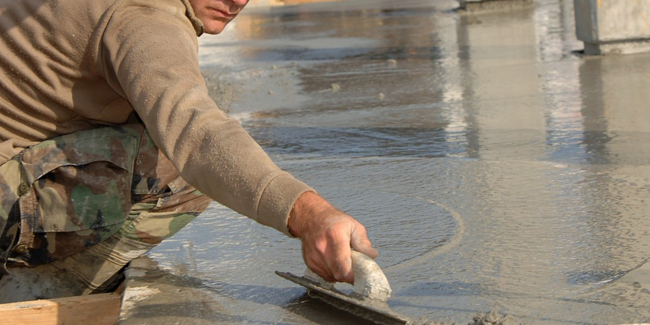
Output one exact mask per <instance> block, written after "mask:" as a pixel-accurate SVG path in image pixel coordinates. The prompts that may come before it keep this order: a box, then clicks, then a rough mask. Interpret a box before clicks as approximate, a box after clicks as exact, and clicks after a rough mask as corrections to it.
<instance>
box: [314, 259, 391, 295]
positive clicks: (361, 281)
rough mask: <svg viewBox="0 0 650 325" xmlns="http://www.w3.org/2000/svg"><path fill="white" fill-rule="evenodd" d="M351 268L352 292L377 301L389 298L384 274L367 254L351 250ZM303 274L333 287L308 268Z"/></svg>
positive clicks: (388, 287) (388, 289)
mask: <svg viewBox="0 0 650 325" xmlns="http://www.w3.org/2000/svg"><path fill="white" fill-rule="evenodd" d="M352 269H353V271H354V292H356V293H357V294H359V295H361V296H364V297H368V298H370V299H375V300H379V301H383V302H385V301H387V300H388V298H390V294H391V291H392V290H391V288H390V284H388V279H387V278H386V275H385V274H384V272H383V271H382V270H381V268H380V267H379V265H377V262H375V260H373V259H372V258H370V257H369V256H367V255H365V254H363V253H359V252H357V251H354V250H353V251H352ZM305 276H306V277H309V278H311V279H313V280H316V281H317V282H318V283H320V284H321V285H322V286H324V287H326V288H331V287H333V285H334V284H333V283H330V282H327V281H325V280H324V279H323V278H321V277H320V276H319V275H318V274H316V273H314V272H313V271H311V270H310V269H309V268H307V270H306V271H305Z"/></svg>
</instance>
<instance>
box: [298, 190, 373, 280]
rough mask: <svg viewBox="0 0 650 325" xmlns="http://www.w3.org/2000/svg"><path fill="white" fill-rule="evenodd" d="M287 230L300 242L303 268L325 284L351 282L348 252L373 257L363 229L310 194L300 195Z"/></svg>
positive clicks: (318, 197)
mask: <svg viewBox="0 0 650 325" xmlns="http://www.w3.org/2000/svg"><path fill="white" fill-rule="evenodd" d="M288 226H289V231H290V232H291V233H292V234H293V235H294V236H296V237H298V238H300V240H301V241H302V256H303V259H304V261H305V264H306V265H307V267H309V268H310V269H311V270H312V271H314V272H316V274H318V275H320V276H321V277H322V278H323V279H325V280H326V281H329V282H334V281H339V282H348V283H353V282H354V271H353V270H352V259H351V255H350V254H351V249H354V250H356V251H358V252H361V253H363V254H366V255H368V256H370V257H372V258H376V257H377V255H378V252H377V250H376V249H374V248H373V247H372V244H371V243H370V240H369V239H368V236H367V235H366V228H365V227H364V226H363V225H361V224H360V223H359V222H358V221H356V220H355V219H354V218H352V217H351V216H349V215H348V214H346V213H344V212H341V211H339V210H337V209H335V208H334V207H333V206H332V205H331V204H329V203H328V202H327V201H326V200H325V199H323V198H322V197H320V196H319V195H318V194H316V193H314V192H305V193H303V194H302V195H301V196H300V197H299V198H298V200H297V201H296V203H295V204H294V207H293V209H292V210H291V214H290V216H289V222H288Z"/></svg>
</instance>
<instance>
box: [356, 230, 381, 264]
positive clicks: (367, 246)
mask: <svg viewBox="0 0 650 325" xmlns="http://www.w3.org/2000/svg"><path fill="white" fill-rule="evenodd" d="M362 227H363V226H362ZM350 245H352V248H353V249H354V250H356V251H357V252H360V253H363V254H366V255H368V256H370V257H371V258H377V256H379V252H378V251H377V250H376V249H374V248H373V247H372V244H371V243H370V240H369V239H368V236H366V231H365V229H363V228H362V230H361V231H359V230H355V231H353V232H352V234H351V235H350Z"/></svg>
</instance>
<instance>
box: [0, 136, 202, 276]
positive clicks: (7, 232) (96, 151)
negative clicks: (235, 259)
mask: <svg viewBox="0 0 650 325" xmlns="http://www.w3.org/2000/svg"><path fill="white" fill-rule="evenodd" d="M0 198H2V206H1V207H0V231H2V232H1V233H0V262H3V263H2V264H6V265H7V267H15V266H35V265H39V264H43V263H49V262H53V261H60V262H59V263H60V264H61V265H62V267H63V268H65V267H64V265H66V263H67V264H70V263H72V264H75V263H76V264H77V265H76V266H75V267H74V268H71V269H76V271H75V272H77V273H79V275H80V276H82V277H83V278H84V281H85V282H88V284H89V285H91V286H93V287H98V286H99V285H101V282H102V281H105V280H107V279H108V277H110V276H111V275H112V274H114V273H115V272H117V271H119V269H121V268H122V267H123V266H124V265H125V264H126V263H128V261H130V260H131V259H132V258H135V257H137V256H139V255H141V254H142V253H144V252H146V251H147V250H148V249H150V248H151V247H153V246H155V245H156V244H158V243H160V242H161V241H162V240H164V239H166V238H169V237H170V236H172V235H173V234H175V233H176V232H178V231H179V230H180V229H181V228H183V227H184V226H185V225H186V224H187V223H189V222H190V221H191V220H193V219H194V218H195V217H196V216H197V215H198V214H199V213H201V212H202V211H203V210H205V208H207V206H208V204H209V203H210V201H211V200H210V199H209V198H207V197H205V196H204V195H203V194H202V193H200V192H198V191H197V190H195V189H194V188H192V187H191V186H190V185H188V184H187V183H185V181H184V180H183V179H182V178H181V177H180V175H179V173H178V171H177V170H176V168H175V167H174V166H173V165H172V163H171V162H170V161H169V160H168V159H167V158H166V157H165V156H164V155H163V154H162V153H161V152H160V151H159V150H158V148H157V147H156V146H155V145H154V143H153V141H152V140H151V138H150V137H149V135H148V133H147V132H146V130H145V129H144V127H143V126H142V125H141V124H130V125H126V126H115V127H103V128H97V129H92V130H86V131H80V132H76V133H72V134H68V135H63V136H59V137H56V138H53V139H50V140H47V141H44V142H42V143H40V144H38V145H36V146H34V147H31V148H28V149H26V150H25V151H23V152H22V153H21V154H19V155H17V156H16V157H14V158H13V159H12V160H10V161H8V162H7V163H5V164H3V165H2V166H0ZM100 243H102V244H101V245H100ZM119 243H122V244H119ZM124 243H126V244H124ZM119 247H122V249H123V251H121V252H120V251H116V250H117V249H119ZM88 256H92V257H88ZM89 259H90V260H92V261H94V262H89ZM106 260H110V263H109V264H110V265H108V266H107V265H104V263H105V262H106ZM2 264H0V265H2ZM79 268H80V269H79ZM93 268H100V269H106V270H105V271H106V272H104V273H105V275H103V276H101V277H100V279H95V278H94V277H96V275H95V274H96V273H97V270H96V269H93ZM3 269H4V268H0V271H1V270H3ZM5 273H6V270H5ZM84 274H85V275H84ZM0 276H1V273H0ZM90 278H92V279H90Z"/></svg>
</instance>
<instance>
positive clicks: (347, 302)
mask: <svg viewBox="0 0 650 325" xmlns="http://www.w3.org/2000/svg"><path fill="white" fill-rule="evenodd" d="M275 274H277V275H279V276H281V277H283V278H285V279H287V280H289V281H291V282H294V283H297V284H299V285H301V286H303V287H305V288H307V292H308V293H309V295H310V296H312V297H314V298H318V299H320V300H322V301H324V302H326V303H328V304H330V305H332V306H334V307H336V308H338V309H341V310H345V311H347V312H349V313H351V314H353V315H356V316H359V317H361V318H365V319H367V320H370V321H372V322H375V323H377V324H386V325H389V324H390V325H393V324H409V323H410V319H409V318H407V317H405V316H402V315H399V314H397V313H395V312H394V311H392V310H390V308H388V304H386V303H385V302H383V301H378V300H374V299H370V298H366V297H362V296H359V295H356V294H354V295H346V294H345V293H343V292H341V291H339V290H336V289H334V288H332V289H329V288H325V287H323V286H322V285H320V284H318V283H316V282H314V281H312V280H310V279H308V278H306V277H302V276H296V275H293V274H291V273H287V272H279V271H275Z"/></svg>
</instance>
